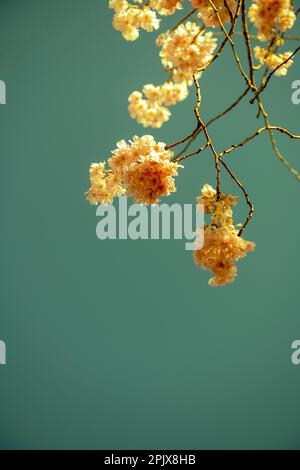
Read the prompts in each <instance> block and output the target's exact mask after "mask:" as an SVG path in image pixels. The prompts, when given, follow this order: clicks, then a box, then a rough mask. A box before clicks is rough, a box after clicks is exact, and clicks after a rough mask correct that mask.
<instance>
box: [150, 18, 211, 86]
mask: <svg viewBox="0 0 300 470" xmlns="http://www.w3.org/2000/svg"><path fill="white" fill-rule="evenodd" d="M157 45H158V46H160V47H161V51H160V54H159V55H160V57H161V61H162V64H163V65H164V66H165V67H167V68H170V69H171V70H172V71H173V80H174V81H175V82H176V83H182V82H187V83H188V84H191V83H192V76H193V73H194V72H195V71H196V70H199V69H201V68H202V67H204V66H205V65H206V64H207V63H208V62H209V61H210V59H211V58H212V54H213V52H214V50H215V49H216V45H217V40H216V38H214V37H213V34H212V32H208V33H203V32H202V31H201V29H200V27H199V26H198V25H197V24H196V23H193V22H191V21H188V22H187V23H185V24H181V25H180V26H178V28H176V29H175V30H174V31H168V32H167V33H165V34H161V35H160V36H159V37H158V39H157Z"/></svg>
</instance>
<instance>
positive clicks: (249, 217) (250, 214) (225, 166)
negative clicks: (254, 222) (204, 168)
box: [220, 160, 254, 237]
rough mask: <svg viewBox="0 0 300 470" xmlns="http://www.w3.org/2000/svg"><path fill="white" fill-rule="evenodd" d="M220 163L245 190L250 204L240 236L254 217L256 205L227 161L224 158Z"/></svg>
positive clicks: (244, 192) (243, 190)
mask: <svg viewBox="0 0 300 470" xmlns="http://www.w3.org/2000/svg"><path fill="white" fill-rule="evenodd" d="M220 163H221V165H223V167H224V168H225V170H226V171H227V172H228V173H229V175H230V176H231V178H232V179H233V180H234V181H235V183H236V184H237V185H238V187H239V188H240V189H241V191H242V192H243V194H244V196H245V199H246V202H247V204H248V206H249V213H248V216H247V219H246V221H245V222H244V224H243V226H242V227H241V229H240V231H239V233H238V236H239V237H240V236H241V235H242V234H243V231H244V230H245V228H246V226H247V225H248V223H249V221H250V219H251V218H252V216H253V212H254V205H253V204H252V202H251V200H250V198H249V194H248V193H247V191H246V189H245V188H244V186H243V184H242V183H241V182H240V180H239V179H238V178H237V177H236V176H235V174H234V173H233V172H232V171H231V170H230V168H229V167H228V165H226V163H225V162H223V160H220Z"/></svg>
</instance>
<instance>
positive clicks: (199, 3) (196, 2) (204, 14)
mask: <svg viewBox="0 0 300 470" xmlns="http://www.w3.org/2000/svg"><path fill="white" fill-rule="evenodd" d="M190 1H191V2H192V6H193V7H194V8H198V10H199V13H198V15H199V17H200V18H201V19H202V20H203V22H204V24H205V26H207V27H212V28H216V27H217V28H218V27H219V26H220V22H219V19H218V15H219V18H220V20H221V22H222V23H229V22H230V21H231V17H234V15H235V12H236V8H237V0H227V1H226V0H225V1H224V0H213V4H214V6H215V8H216V9H217V11H218V15H217V14H216V12H215V9H214V8H213V6H212V4H211V3H209V1H208V0H190Z"/></svg>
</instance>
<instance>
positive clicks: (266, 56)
mask: <svg viewBox="0 0 300 470" xmlns="http://www.w3.org/2000/svg"><path fill="white" fill-rule="evenodd" d="M254 54H255V57H256V59H258V60H259V61H260V63H261V64H266V65H267V66H268V67H269V68H270V69H272V70H274V69H275V68H276V67H278V66H279V65H280V64H282V63H283V62H284V61H285V60H287V59H288V58H289V57H291V55H292V52H291V51H286V52H284V53H282V54H275V53H274V52H272V51H268V50H267V49H265V48H263V47H260V46H255V47H254ZM292 64H293V60H292V59H289V60H287V62H285V63H284V64H283V65H282V66H281V67H279V68H278V69H277V70H276V72H275V74H274V75H277V76H279V77H282V76H284V75H286V74H287V72H288V69H289V67H290V66H291V65H292Z"/></svg>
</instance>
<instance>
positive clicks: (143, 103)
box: [86, 0, 300, 286]
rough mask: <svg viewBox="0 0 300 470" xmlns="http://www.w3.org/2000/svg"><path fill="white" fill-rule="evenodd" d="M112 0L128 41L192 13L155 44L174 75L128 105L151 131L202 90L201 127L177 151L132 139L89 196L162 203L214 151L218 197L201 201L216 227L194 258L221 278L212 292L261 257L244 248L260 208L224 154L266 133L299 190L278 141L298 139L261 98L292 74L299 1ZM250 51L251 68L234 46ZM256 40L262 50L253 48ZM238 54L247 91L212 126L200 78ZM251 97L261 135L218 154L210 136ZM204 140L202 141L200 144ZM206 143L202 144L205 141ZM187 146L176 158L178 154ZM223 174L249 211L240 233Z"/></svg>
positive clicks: (96, 170)
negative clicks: (189, 164) (276, 80)
mask: <svg viewBox="0 0 300 470" xmlns="http://www.w3.org/2000/svg"><path fill="white" fill-rule="evenodd" d="M132 2H133V3H132V4H130V3H129V2H128V1H127V0H110V1H109V7H110V8H111V9H113V10H114V18H113V26H114V28H115V29H116V30H117V31H120V32H121V34H122V36H123V37H124V39H125V40H127V41H134V40H136V39H138V37H139V31H140V29H144V30H146V31H148V32H152V31H154V30H157V29H158V28H159V26H160V22H161V19H159V18H158V15H160V16H169V15H173V14H174V13H175V12H176V11H177V10H184V8H185V7H190V10H189V11H187V12H184V14H183V17H182V19H181V20H180V21H179V22H178V23H177V24H176V25H174V27H173V28H172V29H170V30H168V31H166V32H164V33H163V34H161V35H160V36H159V37H158V38H157V41H156V42H157V46H158V47H159V48H160V53H159V55H160V58H161V62H162V65H163V66H164V70H165V71H166V72H168V78H167V80H166V82H165V83H163V84H160V85H153V84H146V85H145V86H144V87H143V90H142V92H139V91H134V92H133V93H131V95H130V96H129V106H128V110H129V114H130V116H131V117H132V118H133V119H135V120H136V121H137V122H138V123H140V124H141V125H143V127H145V128H146V127H152V128H159V127H161V126H162V125H163V124H164V123H165V122H166V121H168V120H169V118H170V116H171V112H170V109H169V108H170V107H171V106H174V105H175V104H176V103H177V102H179V101H182V100H184V99H185V98H186V97H187V96H188V93H189V89H190V87H191V86H194V87H195V90H196V98H197V99H196V105H195V108H194V113H195V117H196V126H195V128H194V129H193V130H192V132H191V133H190V134H189V135H188V136H186V137H183V138H182V139H180V140H178V141H177V142H175V143H172V144H169V145H166V144H165V143H161V142H156V141H155V140H154V138H153V137H152V136H151V135H144V136H142V137H137V136H134V137H133V139H132V140H130V141H129V143H126V142H125V141H124V140H122V141H120V142H118V143H117V148H116V149H115V150H113V151H112V157H111V158H110V159H109V160H108V167H109V168H106V164H105V163H103V162H100V163H92V165H91V167H90V183H91V185H90V189H89V190H88V192H87V193H86V194H87V199H88V201H89V202H90V203H91V204H98V203H102V204H110V203H111V202H112V201H113V199H114V197H116V196H120V195H123V194H126V195H128V196H133V198H134V201H135V202H140V203H142V204H155V203H157V202H159V200H160V198H161V197H163V196H168V195H170V194H171V193H172V192H174V191H175V190H176V188H175V184H174V177H175V176H177V175H178V171H179V169H180V168H182V165H181V164H180V162H182V161H183V160H187V159H188V158H191V157H193V156H196V155H199V154H201V152H203V151H204V150H205V149H209V150H210V153H211V155H212V161H213V164H214V168H215V172H216V185H215V189H214V188H213V187H212V186H210V185H208V184H205V185H204V186H203V188H202V191H201V195H200V196H199V197H198V199H197V201H198V202H199V203H201V204H203V205H204V210H205V212H206V213H207V214H209V215H210V217H211V220H210V223H209V224H207V225H205V227H204V245H203V246H202V248H200V249H195V251H194V260H195V263H196V264H197V265H199V266H200V268H202V269H209V270H210V271H211V272H212V273H213V277H212V278H211V279H210V280H209V284H210V285H212V286H219V285H224V284H228V283H230V282H233V281H234V279H235V277H236V275H237V268H236V261H237V260H238V259H239V258H241V257H243V256H245V255H246V254H247V253H248V252H249V251H253V250H254V248H255V244H254V243H253V242H249V241H246V240H244V239H243V237H242V235H243V233H244V230H245V228H246V226H247V224H248V223H249V221H250V219H251V218H252V216H253V212H254V206H253V204H252V202H251V200H250V197H249V195H248V193H247V191H246V189H245V187H244V185H243V184H242V183H241V181H240V180H239V179H238V177H237V176H236V175H235V174H234V173H233V172H232V171H231V169H230V167H229V166H228V163H227V162H226V158H225V157H226V155H227V154H229V153H231V152H233V151H235V150H236V149H238V148H239V147H242V146H243V145H244V144H246V143H247V142H249V141H250V140H252V139H254V138H256V137H257V136H259V135H260V134H262V133H264V132H266V133H267V134H268V135H269V138H270V143H271V146H272V148H273V151H274V152H275V154H276V156H277V157H278V158H279V160H280V161H281V162H282V163H283V165H284V166H285V167H286V168H287V169H288V170H289V171H290V172H291V173H292V175H294V176H295V177H296V179H297V180H298V181H300V174H299V173H298V172H297V171H296V170H295V169H294V168H293V167H292V166H291V165H290V163H289V162H288V160H287V159H286V158H285V157H284V156H283V155H282V153H281V152H280V150H279V148H278V146H277V143H276V134H277V133H282V134H285V135H286V136H287V137H289V138H292V139H300V136H297V135H294V134H292V133H291V132H289V131H288V130H286V129H284V128H283V127H280V126H278V125H272V124H271V122H270V119H269V116H268V112H267V110H266V108H265V106H264V103H263V92H264V90H265V89H266V87H267V86H269V85H270V82H271V80H272V79H273V77H274V76H279V77H280V76H284V75H286V73H287V71H288V68H289V67H290V66H291V65H292V64H293V58H294V56H295V54H296V53H297V52H298V51H299V49H300V47H298V48H297V49H296V50H295V51H285V50H284V51H281V49H282V47H284V45H285V42H286V41H288V40H289V39H292V38H293V37H292V36H288V34H287V32H288V30H290V29H291V28H292V27H293V26H294V24H295V22H296V20H297V16H298V14H299V13H300V8H299V9H298V10H295V8H294V5H293V2H292V1H291V0H252V1H251V0H249V1H247V0H185V1H184V0H149V1H143V0H132ZM249 22H250V23H252V24H253V25H254V27H255V30H256V31H255V33H256V34H255V35H251V34H250V33H249ZM237 37H241V39H242V41H243V43H244V51H245V57H246V59H247V67H246V68H245V67H244V65H243V63H242V60H241V58H240V56H239V55H238V53H237V48H236V44H235V41H236V38H237ZM252 40H255V41H256V43H257V42H258V43H259V44H261V45H256V46H255V47H252ZM227 44H228V45H229V47H230V48H231V51H232V54H233V57H234V60H235V62H236V65H237V70H238V72H239V73H240V75H241V77H242V80H243V81H244V82H245V90H244V92H243V93H242V95H241V96H239V97H238V98H237V99H236V100H235V101H234V102H233V103H232V104H231V105H230V106H229V107H228V108H226V109H225V110H224V111H222V112H221V113H220V114H218V115H217V116H215V117H213V118H212V119H210V120H209V121H208V122H204V121H203V119H202V116H201V88H200V84H199V79H200V78H201V75H202V74H203V73H204V72H205V71H206V69H207V68H208V67H209V66H210V65H211V64H212V63H213V62H214V61H216V60H218V59H219V57H220V56H221V55H222V52H223V51H224V48H225V46H226V45H227ZM246 96H250V103H251V104H252V105H255V107H256V112H257V116H258V117H259V118H260V119H261V120H262V126H261V127H259V129H257V131H256V132H254V133H253V134H251V135H249V136H246V137H245V138H244V139H243V140H242V141H240V142H238V143H236V144H235V145H232V146H231V147H229V148H227V149H225V150H223V151H221V152H220V151H219V150H217V147H216V145H215V143H214V141H213V138H212V135H211V133H210V132H209V130H208V128H209V126H210V124H212V123H213V122H215V121H216V120H218V119H221V118H222V117H223V116H224V115H225V114H227V113H229V112H230V111H231V110H232V109H233V108H234V107H235V106H237V105H238V104H239V103H240V102H241V101H242V100H243V99H244V98H245V97H246ZM200 134H202V136H201V135H200ZM198 136H199V137H198ZM198 138H199V139H201V138H203V142H202V143H201V145H200V146H199V147H198V148H197V150H195V151H193V152H190V153H188V149H189V147H190V145H191V144H192V143H193V142H196V141H197V139H198ZM180 146H183V148H181V150H180V151H178V152H177V154H175V153H174V149H175V148H179V149H180ZM221 168H223V169H224V171H226V172H227V173H228V174H229V175H230V177H231V178H232V179H233V181H234V182H235V184H236V185H237V187H238V188H239V190H240V191H241V192H242V194H243V196H244V197H245V199H246V202H247V204H248V206H249V212H248V215H247V217H246V220H245V222H244V223H243V224H240V225H235V224H234V221H233V212H232V208H233V207H234V206H235V205H236V203H237V196H234V195H229V194H224V193H222V192H221Z"/></svg>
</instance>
